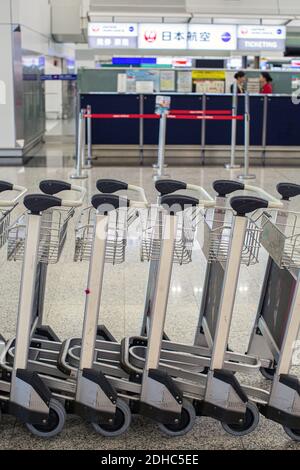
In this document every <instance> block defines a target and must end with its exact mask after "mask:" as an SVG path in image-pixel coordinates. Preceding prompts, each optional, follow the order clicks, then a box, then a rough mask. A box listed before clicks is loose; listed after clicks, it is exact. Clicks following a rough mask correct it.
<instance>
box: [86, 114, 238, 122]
mask: <svg viewBox="0 0 300 470" xmlns="http://www.w3.org/2000/svg"><path fill="white" fill-rule="evenodd" d="M84 117H85V118H88V119H160V115H158V114H85V115H84ZM167 118H168V119H183V120H185V119H187V120H199V121H201V120H208V121H233V120H237V121H242V120H243V119H244V116H228V115H206V114H205V115H199V116H198V115H193V114H190V115H183V114H168V115H167Z"/></svg>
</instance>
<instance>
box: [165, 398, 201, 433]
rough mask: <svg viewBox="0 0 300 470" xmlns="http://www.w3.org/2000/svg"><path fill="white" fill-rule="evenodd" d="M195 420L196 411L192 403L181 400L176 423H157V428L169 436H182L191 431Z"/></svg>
mask: <svg viewBox="0 0 300 470" xmlns="http://www.w3.org/2000/svg"><path fill="white" fill-rule="evenodd" d="M195 421H196V411H195V408H194V407H193V405H192V404H191V403H190V402H189V401H187V400H184V401H183V405H182V411H181V416H180V419H179V421H178V422H177V423H174V424H173V423H171V424H170V423H169V424H163V423H158V427H159V429H160V430H161V431H162V432H163V433H164V434H166V435H167V436H170V437H176V436H184V435H185V434H187V433H188V432H190V431H191V429H192V428H193V426H194V424H195Z"/></svg>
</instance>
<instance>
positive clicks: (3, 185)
mask: <svg viewBox="0 0 300 470" xmlns="http://www.w3.org/2000/svg"><path fill="white" fill-rule="evenodd" d="M13 187H14V186H13V184H11V183H8V182H7V181H0V193H3V192H4V191H12V189H13Z"/></svg>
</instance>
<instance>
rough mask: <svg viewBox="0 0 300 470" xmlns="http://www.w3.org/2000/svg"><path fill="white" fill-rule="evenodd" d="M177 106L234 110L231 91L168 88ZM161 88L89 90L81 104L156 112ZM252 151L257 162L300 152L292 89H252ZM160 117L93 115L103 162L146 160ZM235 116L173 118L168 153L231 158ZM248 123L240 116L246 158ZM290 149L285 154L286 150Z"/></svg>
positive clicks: (152, 153)
mask: <svg viewBox="0 0 300 470" xmlns="http://www.w3.org/2000/svg"><path fill="white" fill-rule="evenodd" d="M165 95H169V96H171V108H172V109H176V110H177V109H178V110H180V109H184V110H231V108H232V95H230V94H223V95H217V94H212V95H200V94H196V93H191V94H178V93H173V94H172V93H165ZM155 100H156V94H152V95H138V94H119V93H88V94H81V95H80V106H81V108H85V107H86V106H87V105H90V106H91V108H92V113H103V114H106V113H112V114H152V113H154V109H155ZM237 113H238V114H239V115H243V114H244V96H243V95H239V97H238V111H237ZM250 118H251V125H250V146H251V147H250V157H251V158H252V159H253V161H255V163H259V162H263V163H268V162H270V163H272V161H274V160H275V161H276V162H277V163H283V164H285V163H288V162H289V161H290V160H291V159H292V160H294V159H295V158H298V157H299V154H300V153H299V150H300V132H299V122H300V106H299V105H296V104H294V103H293V101H292V97H291V96H290V95H268V96H263V95H250ZM158 131H159V122H158V120H155V119H153V120H152V119H93V121H92V144H93V156H96V157H99V160H101V161H103V163H108V160H109V161H110V162H111V163H118V164H119V163H120V160H121V159H122V161H123V162H124V163H130V162H132V163H137V161H138V158H139V155H140V154H142V158H143V161H144V162H145V163H147V162H149V163H150V162H152V161H153V160H154V159H155V158H156V156H157V144H158ZM230 143H231V121H229V120H226V121H221V120H220V121H216V120H212V121H210V120H205V121H202V120H180V119H178V120H177V119H176V120H172V119H170V120H168V122H167V134H166V158H167V160H169V162H172V163H177V164H188V163H193V164H194V163H196V164H197V163H200V155H202V156H204V162H205V163H224V162H226V161H227V159H228V158H229V154H230ZM243 143H244V123H243V121H237V140H236V144H237V158H238V159H241V158H242V151H243ZM285 151H287V153H285V155H284V156H282V154H283V152H285Z"/></svg>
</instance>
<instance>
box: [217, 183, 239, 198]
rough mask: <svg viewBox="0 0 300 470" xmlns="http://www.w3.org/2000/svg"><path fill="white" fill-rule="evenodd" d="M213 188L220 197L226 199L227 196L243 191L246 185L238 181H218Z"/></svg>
mask: <svg viewBox="0 0 300 470" xmlns="http://www.w3.org/2000/svg"><path fill="white" fill-rule="evenodd" d="M213 188H214V190H215V191H216V193H217V194H218V196H219V197H225V196H227V194H231V193H234V192H235V191H243V190H244V189H245V185H244V184H243V183H239V182H238V181H231V180H217V181H214V182H213Z"/></svg>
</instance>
